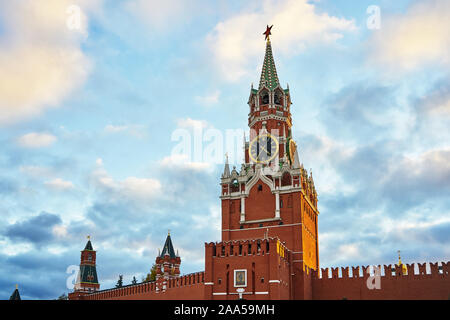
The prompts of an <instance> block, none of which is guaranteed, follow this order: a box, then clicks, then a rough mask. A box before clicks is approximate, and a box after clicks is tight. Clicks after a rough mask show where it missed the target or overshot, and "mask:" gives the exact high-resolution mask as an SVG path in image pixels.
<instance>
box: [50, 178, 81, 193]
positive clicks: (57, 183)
mask: <svg viewBox="0 0 450 320" xmlns="http://www.w3.org/2000/svg"><path fill="white" fill-rule="evenodd" d="M44 185H45V186H47V187H49V188H50V189H53V190H56V191H67V190H70V189H73V188H75V186H74V185H73V183H72V182H71V181H66V180H63V179H61V178H55V179H53V180H49V181H45V182H44Z"/></svg>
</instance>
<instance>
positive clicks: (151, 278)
mask: <svg viewBox="0 0 450 320" xmlns="http://www.w3.org/2000/svg"><path fill="white" fill-rule="evenodd" d="M155 280H156V264H153V266H152V268H151V269H150V273H148V274H147V277H145V280H143V281H142V282H150V281H155Z"/></svg>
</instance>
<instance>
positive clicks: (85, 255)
mask: <svg viewBox="0 0 450 320" xmlns="http://www.w3.org/2000/svg"><path fill="white" fill-rule="evenodd" d="M87 238H88V242H87V243H86V246H85V247H84V250H83V251H81V259H80V271H79V272H78V277H77V282H76V283H75V287H74V291H75V292H78V291H81V292H95V291H98V290H99V288H100V284H99V283H98V278H97V266H96V251H95V250H94V248H93V247H92V243H91V237H90V236H87Z"/></svg>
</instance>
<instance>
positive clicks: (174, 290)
mask: <svg viewBox="0 0 450 320" xmlns="http://www.w3.org/2000/svg"><path fill="white" fill-rule="evenodd" d="M204 279H205V277H204V273H203V272H199V273H193V274H189V275H185V276H181V277H179V278H175V279H171V280H167V283H166V289H165V290H162V285H161V283H159V281H158V282H147V283H141V284H137V285H131V286H126V287H122V288H113V289H109V290H103V291H100V292H96V293H92V294H86V295H79V294H76V293H72V294H70V295H69V299H70V300H77V299H80V300H202V299H203V298H204Z"/></svg>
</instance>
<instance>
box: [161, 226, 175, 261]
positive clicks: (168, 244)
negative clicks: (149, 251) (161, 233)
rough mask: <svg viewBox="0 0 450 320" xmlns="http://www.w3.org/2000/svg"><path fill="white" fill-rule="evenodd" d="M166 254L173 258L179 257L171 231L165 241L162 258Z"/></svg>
mask: <svg viewBox="0 0 450 320" xmlns="http://www.w3.org/2000/svg"><path fill="white" fill-rule="evenodd" d="M165 255H168V256H169V257H171V258H176V257H177V255H176V254H175V250H174V248H173V244H172V239H171V238H170V232H169V233H168V234H167V238H166V242H165V243H164V249H163V251H162V252H161V254H160V255H159V256H160V257H161V258H164V256H165Z"/></svg>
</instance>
